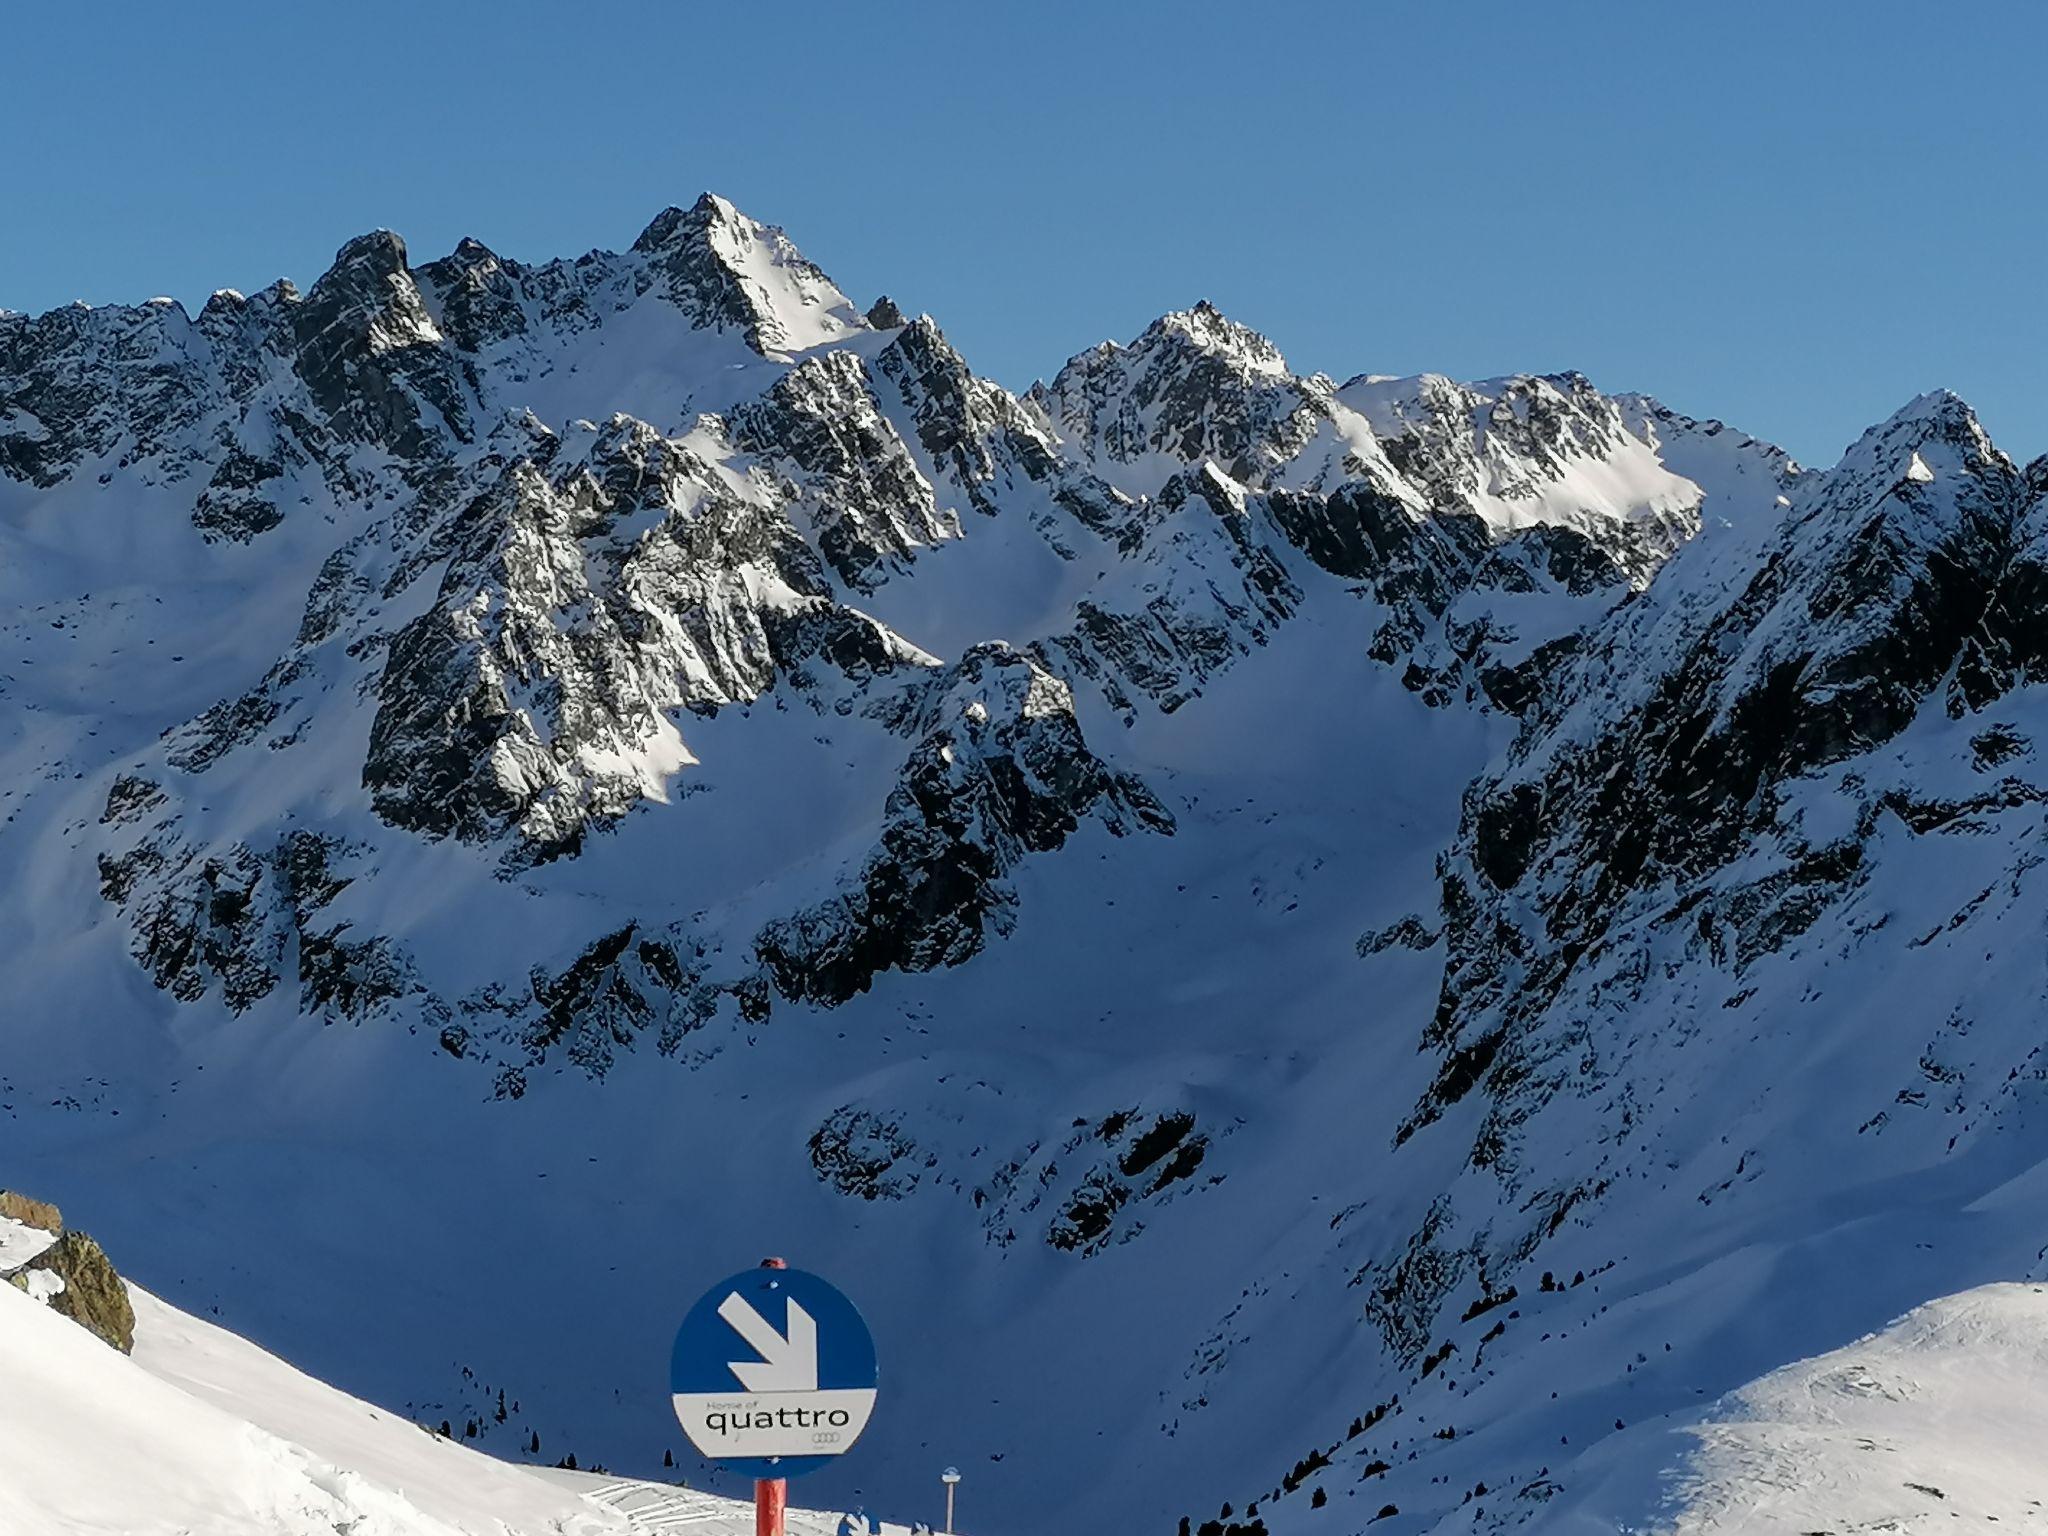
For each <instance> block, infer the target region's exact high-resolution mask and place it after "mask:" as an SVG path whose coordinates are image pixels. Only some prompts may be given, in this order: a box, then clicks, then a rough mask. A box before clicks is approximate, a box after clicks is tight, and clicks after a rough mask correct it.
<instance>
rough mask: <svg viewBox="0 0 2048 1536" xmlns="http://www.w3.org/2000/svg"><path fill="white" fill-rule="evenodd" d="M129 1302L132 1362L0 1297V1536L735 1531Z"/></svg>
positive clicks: (730, 1505) (749, 1521) (738, 1516)
mask: <svg viewBox="0 0 2048 1536" xmlns="http://www.w3.org/2000/svg"><path fill="white" fill-rule="evenodd" d="M130 1295H131V1297H132V1299H133V1301H134V1303H135V1314H136V1329H135V1353H134V1356H133V1358H132V1359H130V1358H126V1357H124V1356H122V1355H121V1354H119V1353H117V1352H116V1351H114V1350H112V1349H110V1348H108V1347H107V1346H106V1345H105V1344H103V1343H101V1342H100V1341H99V1340H98V1339H96V1338H94V1337H93V1336H92V1335H91V1334H89V1333H87V1332H86V1331H85V1330H84V1329H82V1328H80V1327H78V1326H77V1325H76V1324H74V1323H71V1322H69V1321H67V1320H66V1319H64V1318H61V1317H59V1316H57V1315H56V1314H55V1313H53V1312H50V1311H48V1310H47V1309H46V1308H44V1307H42V1306H39V1305H37V1304H36V1303H35V1302H34V1301H32V1300H30V1299H29V1298H28V1297H26V1296H23V1295H21V1294H20V1293H19V1292H18V1291H15V1290H14V1289H13V1288H11V1287H9V1286H4V1285H0V1531H6V1532H8V1533H9V1536H336V1533H342V1532H345V1533H347V1536H629V1533H634V1532H664V1531H675V1530H680V1529H685V1528H687V1529H688V1530H690V1531H692V1532H697V1533H701V1536H752V1533H753V1530H754V1511H753V1506H752V1505H751V1504H750V1503H748V1504H741V1503H737V1502H735V1501H733V1500H729V1499H718V1498H714V1497H712V1496H710V1495H708V1494H701V1493H693V1492H690V1491H687V1490H683V1489H677V1488H672V1487H662V1486H660V1485H653V1484H648V1485H640V1484H631V1483H627V1482H625V1481H623V1480H620V1479H612V1478H603V1477H594V1476H585V1477H578V1476H576V1475H575V1474H559V1475H557V1474H552V1473H548V1472H544V1471H541V1470H539V1469H533V1468H526V1467H518V1466H512V1465H508V1464H507V1463H505V1462H501V1461H498V1460H496V1459H495V1458H493V1457H490V1456H486V1455H483V1454H481V1453H480V1452H477V1451H474V1450H470V1449H468V1448H467V1447H465V1446H463V1445H461V1444H460V1443H458V1442H456V1441H452V1440H444V1439H442V1438H441V1437H440V1436H438V1435H434V1434H429V1433H427V1432H426V1431H425V1430H423V1429H421V1428H420V1427H419V1426H418V1425H415V1424H412V1423H409V1422H407V1421H406V1420H405V1419H403V1418H400V1417H398V1416H396V1415H394V1414H391V1413H388V1412H386V1411H384V1410H382V1409H379V1408H374V1407H372V1406H371V1405H370V1404H368V1403H365V1402H362V1401H360V1400H359V1399H356V1398H353V1397H349V1396H348V1395H346V1394H345V1393H341V1392H337V1391H335V1390H334V1389H333V1388H332V1387H329V1386H326V1385H325V1384H323V1383H321V1382H318V1381H315V1380H313V1379H312V1378H311V1377H309V1376H307V1375H304V1374H303V1373H301V1372H299V1371H296V1370H294V1369H293V1368H292V1367H290V1366H289V1365H286V1364H285V1363H284V1362H283V1361H281V1360H279V1359H277V1358H276V1357H275V1356H273V1355H269V1354H266V1353H265V1352H264V1351H262V1350H260V1349H258V1348H257V1347H256V1346H255V1345H253V1344H251V1343H249V1342H248V1341H247V1340H245V1339H241V1338H238V1337H237V1336H235V1335H234V1334H232V1333H228V1332H226V1331H225V1330H224V1329H221V1328H217V1327H215V1326H214V1325H212V1324H210V1323H206V1322H202V1321H200V1320H199V1319H198V1318H195V1317H190V1316H188V1315H186V1314H185V1313H183V1312H180V1311H178V1310H177V1309H176V1308H175V1307H170V1306H167V1305H165V1304H164V1303H163V1302H162V1301H160V1300H158V1299H157V1298H156V1297H154V1296H151V1295H150V1294H149V1293H148V1292H146V1291H143V1290H141V1289H139V1288H136V1287H130ZM839 1519H840V1517H839V1516H838V1515H836V1514H834V1515H824V1514H817V1513H814V1512H811V1511H804V1510H792V1511H791V1513H790V1519H789V1529H790V1531H791V1532H792V1536H831V1533H834V1532H836V1531H837V1530H838V1525H839ZM884 1530H885V1531H886V1532H888V1533H890V1536H900V1533H901V1531H902V1530H903V1528H902V1527H900V1526H887V1527H884Z"/></svg>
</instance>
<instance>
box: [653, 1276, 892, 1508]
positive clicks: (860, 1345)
mask: <svg viewBox="0 0 2048 1536" xmlns="http://www.w3.org/2000/svg"><path fill="white" fill-rule="evenodd" d="M879 1377H880V1373H879V1371H878V1369H877V1367H876V1363H875V1340H874V1336H873V1335H872V1334H871V1333H869V1332H868V1325H867V1324H866V1323H865V1322H863V1321H862V1320H861V1315H860V1312H859V1310H858V1309H857V1308H856V1307H855V1306H854V1304H853V1303H852V1302H851V1301H849V1300H848V1299H847V1298H846V1297H845V1296H844V1295H843V1294H841V1292H840V1291H839V1290H838V1288H837V1287H835V1286H834V1285H832V1284H831V1283H830V1282H829V1281H826V1280H824V1279H821V1278H820V1277H819V1276H817V1275H813V1274H807V1273H806V1272H804V1271H803V1270H801V1269H791V1268H790V1267H789V1266H788V1265H787V1264H785V1263H784V1262H783V1261H782V1260H781V1259H763V1260H762V1261H761V1262H760V1265H759V1266H758V1267H757V1268H754V1269H743V1270H741V1271H740V1272H739V1273H738V1274H736V1275H728V1276H726V1278H725V1279H723V1280H721V1281H719V1282H718V1283H717V1284H716V1285H714V1286H712V1287H711V1289H710V1290H708V1291H706V1292H705V1293H704V1294H703V1295H702V1296H699V1297H698V1298H697V1300H696V1302H695V1303H694V1304H693V1305H692V1306H691V1307H690V1310H689V1311H688V1312H687V1313H686V1314H685V1315H684V1317H683V1323H682V1326H681V1327H680V1328H678V1329H677V1330H676V1338H675V1344H674V1345H673V1346H672V1347H671V1349H670V1351H669V1377H668V1385H669V1400H670V1403H671V1404H672V1406H673V1407H674V1408H675V1413H676V1420H677V1422H678V1423H680V1424H681V1425H682V1427H683V1433H684V1434H685V1435H687V1436H688V1437H689V1441H690V1444H692V1445H693V1446H695V1447H696V1448H697V1449H698V1450H699V1451H700V1452H702V1453H703V1455H704V1456H705V1457H706V1458H707V1459H709V1460H711V1461H714V1462H717V1463H718V1464H719V1465H721V1466H723V1467H724V1468H725V1469H726V1470H727V1471H728V1472H730V1473H731V1474H733V1475H734V1476H735V1477H745V1478H747V1479H749V1480H750V1481H751V1482H752V1483H753V1485H754V1532H755V1536H786V1533H787V1529H788V1523H789V1479H791V1478H792V1477H802V1476H803V1475H804V1474H805V1473H807V1472H816V1471H819V1470H820V1469H822V1468H824V1467H828V1466H830V1465H832V1463H833V1460H834V1458H836V1457H838V1456H841V1455H843V1454H845V1452H846V1451H847V1450H848V1449H849V1448H850V1447H851V1446H852V1445H853V1442H854V1441H856V1440H858V1439H859V1438H860V1436H861V1431H862V1430H864V1429H866V1428H867V1422H868V1417H869V1415H870V1414H872V1413H873V1412H874V1407H875V1392H876V1388H877V1385H878V1382H879Z"/></svg>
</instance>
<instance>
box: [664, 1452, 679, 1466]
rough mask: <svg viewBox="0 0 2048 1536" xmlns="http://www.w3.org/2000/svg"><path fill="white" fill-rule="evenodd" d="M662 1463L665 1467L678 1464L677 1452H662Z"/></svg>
mask: <svg viewBox="0 0 2048 1536" xmlns="http://www.w3.org/2000/svg"><path fill="white" fill-rule="evenodd" d="M661 1464H662V1465H663V1466H664V1467H672V1466H674V1465H675V1464H676V1453H675V1452H674V1451H663V1452H662V1453H661Z"/></svg>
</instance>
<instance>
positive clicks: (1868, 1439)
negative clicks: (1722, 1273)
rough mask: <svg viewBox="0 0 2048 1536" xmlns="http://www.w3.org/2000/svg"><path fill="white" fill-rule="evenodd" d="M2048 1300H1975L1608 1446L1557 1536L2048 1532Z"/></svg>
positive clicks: (1567, 1501)
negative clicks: (2047, 1453)
mask: <svg viewBox="0 0 2048 1536" xmlns="http://www.w3.org/2000/svg"><path fill="white" fill-rule="evenodd" d="M2044 1445H2048V1286H2040V1285H2017V1284H2003V1285H1986V1286H1979V1287H1977V1288H1975V1289H1973V1290H1969V1291H1964V1292H1961V1293H1959V1294H1957V1295H1954V1296H1945V1297H1941V1298H1939V1299H1937V1300H1934V1301H1930V1302H1928V1303H1927V1304H1925V1305H1924V1306H1920V1307H1916V1308H1914V1309H1913V1310H1912V1311H1911V1312H1909V1313H1907V1314H1906V1315H1905V1316H1904V1317H1902V1318H1899V1319H1898V1320H1897V1321H1896V1322H1894V1323H1892V1324H1891V1325H1889V1326H1888V1327H1886V1328H1884V1329H1881V1330H1880V1331H1878V1332H1876V1333H1872V1334H1868V1335H1866V1336H1865V1337H1863V1338H1861V1339H1858V1340H1856V1341H1855V1342H1854V1343H1852V1344H1847V1345H1844V1346H1843V1347H1842V1348H1840V1349H1837V1350H1831V1351H1830V1352H1828V1353H1827V1354H1824V1355H1820V1356H1817V1357H1815V1358H1814V1359H1811V1360H1802V1361H1798V1362H1796V1363H1794V1364H1791V1365H1787V1366H1785V1367H1783V1368H1782V1369H1780V1370H1776V1371H1773V1372H1771V1374H1769V1375H1768V1376H1765V1377H1763V1378H1762V1379H1760V1380H1758V1381H1755V1382H1752V1383H1750V1384H1749V1385H1747V1386H1745V1387H1742V1388H1740V1389H1738V1390H1737V1391H1735V1392H1732V1393H1730V1394H1729V1395H1728V1396H1727V1397H1725V1398H1723V1399H1722V1400H1721V1401H1720V1402H1718V1403H1716V1404H1714V1405H1713V1407H1711V1408H1709V1409H1708V1410H1706V1411H1705V1412H1704V1413H1700V1414H1697V1415H1682V1414H1681V1415H1671V1416H1667V1417H1666V1418H1663V1419H1660V1420H1657V1421H1655V1422H1653V1423H1647V1424H1643V1425H1640V1426H1637V1427H1635V1428H1632V1429H1630V1430H1629V1431H1627V1432H1626V1433H1623V1434H1619V1435H1616V1436H1614V1437H1613V1439H1611V1440H1610V1441H1608V1442H1607V1443H1606V1444H1605V1445H1603V1446H1602V1447H1601V1448H1600V1450H1599V1451H1598V1452H1597V1453H1596V1454H1595V1455H1593V1456H1589V1457H1587V1458H1586V1460H1585V1462H1584V1463H1583V1464H1582V1466H1581V1479H1580V1482H1579V1485H1578V1487H1577V1488H1576V1489H1575V1490H1574V1491H1573V1492H1572V1493H1571V1494H1569V1495H1567V1496H1566V1497H1565V1498H1564V1499H1561V1500H1560V1501H1559V1504H1558V1506H1557V1507H1556V1508H1555V1510H1554V1512H1553V1514H1552V1518H1551V1521H1550V1524H1549V1527H1548V1528H1549V1529H1550V1530H1552V1531H1555V1532H1557V1533H1559V1536H1596V1533H1599V1536H1605V1533H1609V1532H1619V1531H1628V1532H1640V1533H1643V1536H1649V1533H1652V1532H1655V1533H1658V1536H1735V1533H1744V1536H1781V1533H1782V1536H1798V1533H1808V1532H1814V1531H1834V1532H1865V1531H1869V1532H1875V1531H1888V1532H1896V1533H1900V1536H1914V1533H1932V1532H1935V1531H1955V1530H1959V1529H1961V1530H1991V1529H1993V1528H1994V1527H1995V1528H1997V1529H1999V1530H2017V1531H2042V1530H2048V1458H2044V1457H2043V1455H2042V1447H2043V1446H2044Z"/></svg>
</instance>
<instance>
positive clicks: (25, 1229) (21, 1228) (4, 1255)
mask: <svg viewBox="0 0 2048 1536" xmlns="http://www.w3.org/2000/svg"><path fill="white" fill-rule="evenodd" d="M56 1241H57V1234H56V1233H54V1232H46V1231H44V1230H43V1229H42V1228H41V1227H32V1226H30V1225H29V1224H28V1223H27V1222H25V1221H16V1220H15V1219H14V1218H13V1217H12V1216H0V1280H4V1279H5V1278H7V1276H9V1275H11V1274H13V1273H14V1272H15V1271H16V1270H18V1269H20V1268H22V1267H23V1266H24V1265H26V1264H27V1263H28V1261H29V1260H30V1259H33V1258H34V1257H35V1256H36V1255H37V1254H39V1253H41V1252H42V1251H43V1250H44V1249H45V1248H47V1247H49V1246H50V1244H52V1243H54V1242H56Z"/></svg>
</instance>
